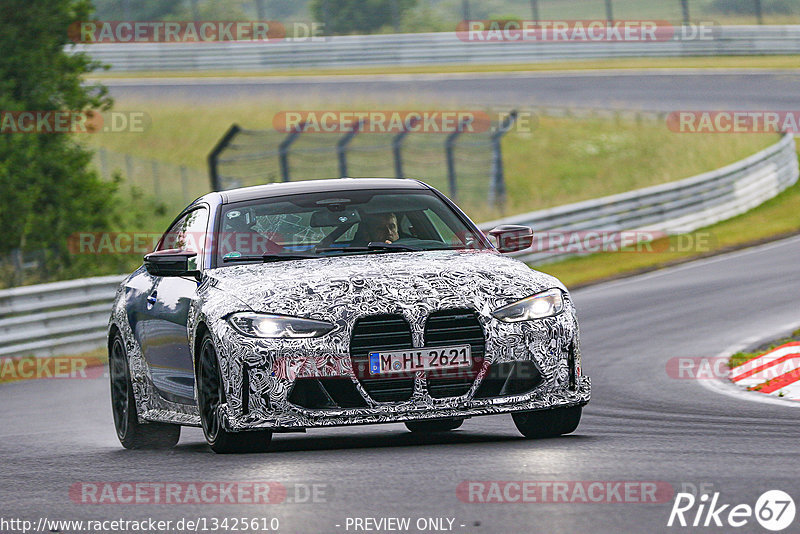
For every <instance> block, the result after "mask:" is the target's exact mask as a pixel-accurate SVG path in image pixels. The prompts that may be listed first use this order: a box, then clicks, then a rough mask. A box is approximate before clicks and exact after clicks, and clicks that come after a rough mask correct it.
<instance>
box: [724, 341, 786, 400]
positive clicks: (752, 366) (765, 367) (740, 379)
mask: <svg viewBox="0 0 800 534" xmlns="http://www.w3.org/2000/svg"><path fill="white" fill-rule="evenodd" d="M730 379H731V380H732V381H733V383H735V384H737V385H739V386H742V387H745V388H747V389H749V390H754V391H758V392H759V393H764V394H767V395H772V396H775V397H783V398H785V399H790V400H796V401H800V341H795V342H792V343H787V344H785V345H781V346H780V347H777V348H775V349H772V350H771V351H769V352H767V353H765V354H762V355H761V356H758V357H757V358H753V359H752V360H750V361H748V362H746V363H744V364H742V365H740V366H738V367H734V368H733V369H731V372H730Z"/></svg>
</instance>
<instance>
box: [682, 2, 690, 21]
mask: <svg viewBox="0 0 800 534" xmlns="http://www.w3.org/2000/svg"><path fill="white" fill-rule="evenodd" d="M681 10H682V11H683V24H684V25H685V26H688V25H689V24H690V23H691V20H690V17H689V0H681Z"/></svg>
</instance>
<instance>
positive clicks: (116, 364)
mask: <svg viewBox="0 0 800 534" xmlns="http://www.w3.org/2000/svg"><path fill="white" fill-rule="evenodd" d="M108 374H109V376H110V382H111V412H112V414H113V415H114V427H115V428H116V430H117V437H118V438H119V442H120V443H122V446H123V447H125V448H126V449H170V448H172V447H174V446H175V445H176V444H177V443H178V440H179V439H180V437H181V427H180V425H173V424H168V423H144V424H143V423H140V422H139V417H138V415H137V414H136V399H135V397H134V395H133V384H132V383H131V372H130V368H129V367H128V355H127V353H126V351H125V343H124V342H123V341H122V337H121V336H120V334H119V333H116V334H115V335H114V338H113V339H112V341H111V345H110V346H109V351H108Z"/></svg>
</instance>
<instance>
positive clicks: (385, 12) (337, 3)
mask: <svg viewBox="0 0 800 534" xmlns="http://www.w3.org/2000/svg"><path fill="white" fill-rule="evenodd" d="M416 5H417V0H312V1H311V6H310V7H311V14H312V16H313V17H314V20H316V21H318V22H322V23H324V24H325V34H326V35H347V34H364V33H373V32H375V31H377V30H379V29H381V28H383V27H385V26H394V25H399V24H400V22H401V21H402V18H403V14H404V13H405V12H406V11H408V10H409V9H411V8H413V7H414V6H416Z"/></svg>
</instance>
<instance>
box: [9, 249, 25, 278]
mask: <svg viewBox="0 0 800 534" xmlns="http://www.w3.org/2000/svg"><path fill="white" fill-rule="evenodd" d="M11 264H12V265H13V266H14V285H17V286H21V285H22V284H23V283H24V282H25V261H24V260H23V258H22V250H21V249H18V248H15V249H13V250H12V251H11Z"/></svg>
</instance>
